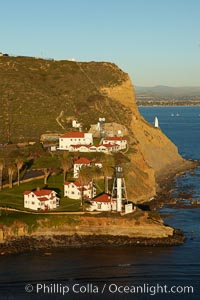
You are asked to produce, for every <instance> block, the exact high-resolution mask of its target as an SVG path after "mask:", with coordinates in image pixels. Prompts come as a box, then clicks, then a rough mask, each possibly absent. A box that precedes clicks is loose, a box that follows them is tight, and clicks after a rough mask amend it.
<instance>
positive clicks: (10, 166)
mask: <svg viewBox="0 0 200 300" xmlns="http://www.w3.org/2000/svg"><path fill="white" fill-rule="evenodd" d="M14 172H15V167H14V166H13V165H9V166H8V177H9V188H12V182H13V174H14Z"/></svg>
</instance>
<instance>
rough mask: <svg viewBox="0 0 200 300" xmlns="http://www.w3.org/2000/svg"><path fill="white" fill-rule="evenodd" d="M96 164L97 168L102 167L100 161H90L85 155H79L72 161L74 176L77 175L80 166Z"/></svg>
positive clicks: (76, 176)
mask: <svg viewBox="0 0 200 300" xmlns="http://www.w3.org/2000/svg"><path fill="white" fill-rule="evenodd" d="M92 164H93V166H96V167H99V168H102V166H103V165H102V163H101V162H92V161H91V160H89V159H87V158H86V157H80V158H79V159H76V160H75V161H74V178H78V177H79V172H80V169H81V168H82V166H85V167H90V166H92Z"/></svg>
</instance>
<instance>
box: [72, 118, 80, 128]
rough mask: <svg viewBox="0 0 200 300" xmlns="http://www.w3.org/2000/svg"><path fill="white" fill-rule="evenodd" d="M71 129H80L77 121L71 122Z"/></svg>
mask: <svg viewBox="0 0 200 300" xmlns="http://www.w3.org/2000/svg"><path fill="white" fill-rule="evenodd" d="M72 127H74V128H80V127H81V123H78V122H77V120H72Z"/></svg>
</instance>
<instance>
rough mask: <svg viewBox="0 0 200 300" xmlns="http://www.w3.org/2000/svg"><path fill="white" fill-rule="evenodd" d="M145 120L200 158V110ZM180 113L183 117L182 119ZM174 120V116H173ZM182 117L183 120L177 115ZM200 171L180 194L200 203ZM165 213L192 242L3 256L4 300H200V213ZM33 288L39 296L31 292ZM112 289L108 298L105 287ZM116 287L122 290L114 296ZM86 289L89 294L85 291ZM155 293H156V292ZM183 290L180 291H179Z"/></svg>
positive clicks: (160, 112) (159, 111)
mask: <svg viewBox="0 0 200 300" xmlns="http://www.w3.org/2000/svg"><path fill="white" fill-rule="evenodd" d="M140 111H141V113H142V114H143V116H144V117H145V118H146V119H147V120H148V121H149V122H150V123H153V121H154V117H155V116H157V117H158V119H159V125H160V128H161V130H163V132H165V134H166V135H167V136H168V137H169V138H170V139H172V140H173V142H174V143H175V144H176V145H177V146H178V147H179V151H180V153H181V154H182V155H183V156H184V157H186V158H190V159H191V158H192V159H200V139H199V135H200V117H199V116H200V107H194V108H190V107H181V108H179V107H173V108H170V107H164V108H163V107H162V108H157V107H153V108H150V107H146V108H140ZM177 114H178V115H177ZM171 115H174V116H171ZM176 115H177V116H176ZM199 182H200V169H199V168H197V169H196V170H195V172H194V174H191V173H189V172H187V173H186V176H185V177H179V178H178V179H177V181H176V183H175V186H174V189H175V192H176V191H177V195H178V192H180V191H184V192H187V191H189V192H190V193H192V197H193V198H194V199H200V184H199ZM161 213H162V215H163V218H164V220H165V223H166V224H169V225H172V226H174V227H176V228H180V229H182V230H183V231H184V232H185V235H186V237H187V240H186V242H185V244H184V245H182V246H176V247H158V248H157V247H156V248H155V247H130V248H88V249H60V250H50V252H51V255H45V252H48V251H37V252H30V253H26V254H20V255H12V256H2V257H0V299H43V298H45V299H122V298H123V299H139V300H140V299H142V300H143V299H151V298H152V299H167V300H171V299H172V300H173V299H188V300H189V299H199V295H200V208H195V209H191V208H188V209H187V208H184V209H178V208H172V207H169V206H165V207H163V208H162V209H161ZM36 283H46V284H47V285H49V286H50V285H51V284H53V283H58V284H61V285H66V286H68V287H69V288H70V292H69V293H67V294H66V295H64V296H62V295H61V294H60V293H54V294H53V293H51V292H50V291H49V293H47V291H46V293H45V294H44V293H36V291H35V288H36ZM90 283H92V284H93V285H96V286H98V287H99V292H98V293H94V292H92V291H91V290H90V291H87V292H86V293H82V292H79V293H76V292H71V288H72V287H73V286H74V284H80V286H82V285H83V286H85V285H87V284H90ZM27 284H32V285H33V288H34V290H33V292H31V293H27V292H25V289H24V288H25V286H26V285H27ZM104 284H106V287H105V290H104V292H103V293H102V288H103V287H104ZM110 285H112V287H113V285H116V286H118V287H119V291H117V292H111V291H109V287H110ZM137 285H140V286H144V285H145V286H146V287H150V286H156V285H167V286H168V287H171V286H174V285H176V286H193V289H194V292H193V293H190V294H187V293H185V294H183V293H176V294H174V293H172V292H171V293H168V294H166V293H162V291H161V290H160V291H159V293H158V294H155V295H152V294H153V293H151V294H150V293H147V291H146V292H145V291H144V293H139V294H134V293H130V291H129V292H123V293H121V292H120V291H121V289H120V287H125V286H129V287H130V286H137ZM83 290H84V289H83ZM152 291H153V290H152ZM179 291H180V290H179Z"/></svg>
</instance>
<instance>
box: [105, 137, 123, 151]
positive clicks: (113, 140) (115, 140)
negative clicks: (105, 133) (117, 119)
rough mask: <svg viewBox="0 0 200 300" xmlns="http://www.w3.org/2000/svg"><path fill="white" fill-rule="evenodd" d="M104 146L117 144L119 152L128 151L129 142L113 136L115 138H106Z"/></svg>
mask: <svg viewBox="0 0 200 300" xmlns="http://www.w3.org/2000/svg"><path fill="white" fill-rule="evenodd" d="M102 144H103V145H110V144H115V145H118V146H119V148H118V150H122V149H126V146H127V140H126V139H125V138H123V137H118V136H113V137H107V138H104V139H103V142H102ZM118 150H117V151H118Z"/></svg>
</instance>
